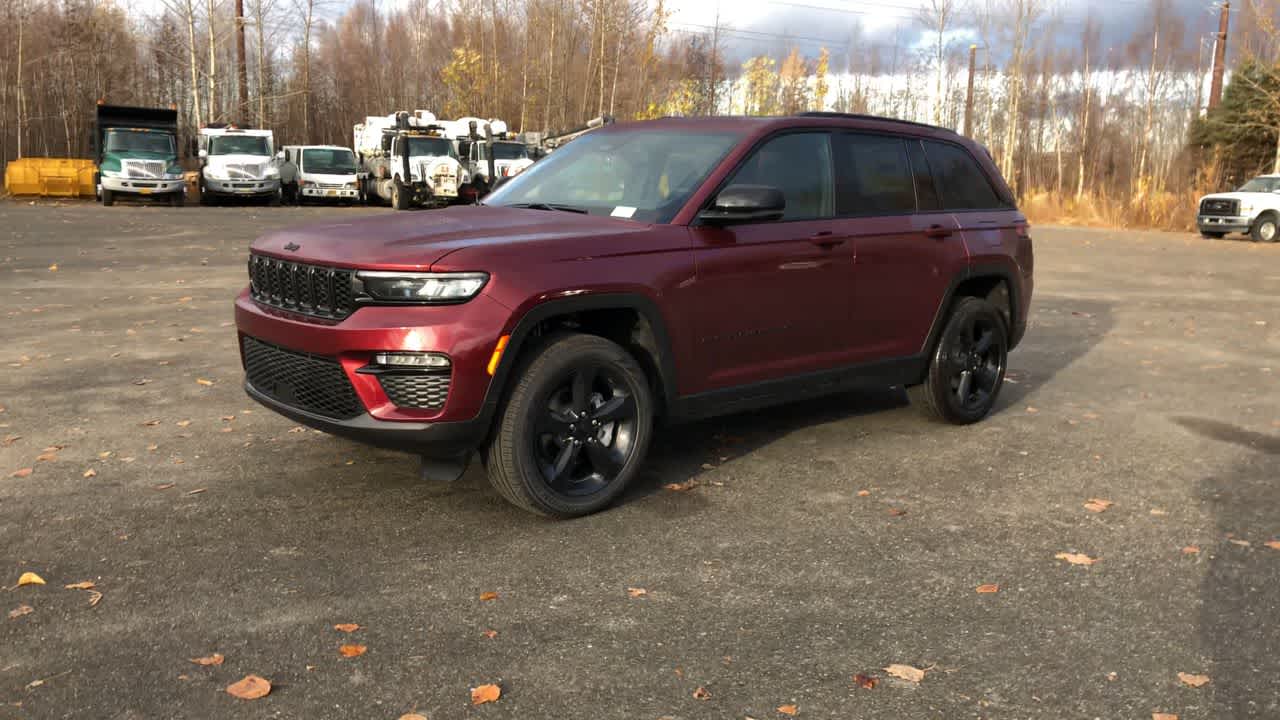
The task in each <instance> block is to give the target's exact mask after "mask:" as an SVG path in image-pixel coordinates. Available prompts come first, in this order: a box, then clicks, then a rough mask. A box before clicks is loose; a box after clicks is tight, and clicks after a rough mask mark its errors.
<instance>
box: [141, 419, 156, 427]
mask: <svg viewBox="0 0 1280 720" xmlns="http://www.w3.org/2000/svg"><path fill="white" fill-rule="evenodd" d="M139 424H140V425H142V426H144V427H155V426H157V425H159V424H160V421H159V420H147V421H145V422H142V423H139Z"/></svg>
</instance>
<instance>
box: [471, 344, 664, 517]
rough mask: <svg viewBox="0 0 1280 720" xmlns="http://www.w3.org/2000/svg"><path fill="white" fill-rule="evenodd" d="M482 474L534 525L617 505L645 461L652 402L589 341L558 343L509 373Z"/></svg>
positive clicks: (636, 369)
mask: <svg viewBox="0 0 1280 720" xmlns="http://www.w3.org/2000/svg"><path fill="white" fill-rule="evenodd" d="M512 377H514V378H517V380H516V383H515V385H514V387H513V388H512V389H511V392H510V394H509V395H508V396H507V399H506V401H505V402H504V404H503V406H502V409H501V414H500V416H499V421H498V426H497V428H496V429H495V432H494V437H493V439H492V440H491V441H490V443H489V446H488V447H487V448H486V451H485V455H484V458H485V467H486V468H487V469H488V474H489V482H490V483H492V485H493V487H494V489H496V490H497V491H498V493H499V494H501V495H502V496H503V497H504V498H506V499H507V500H509V501H510V502H511V503H513V504H515V505H517V506H519V507H521V508H523V509H525V510H528V511H530V512H534V513H538V514H540V515H547V516H551V517H558V518H568V517H577V516H580V515H586V514H589V513H593V512H596V511H598V510H601V509H603V508H605V507H606V506H608V505H609V503H611V502H613V500H614V499H615V498H616V497H617V496H618V494H619V493H621V492H622V491H623V489H624V488H625V487H626V485H627V483H628V482H630V481H631V479H632V478H633V477H635V475H636V473H637V472H638V471H639V468H640V464H641V463H642V462H643V461H644V456H645V452H646V450H647V449H648V446H649V436H650V433H651V432H652V428H653V415H654V408H653V399H652V393H651V392H650V390H649V384H648V382H647V380H646V377H645V374H644V371H643V370H642V369H641V368H640V366H639V364H637V363H636V361H635V359H634V358H633V357H632V356H631V355H630V354H629V353H628V352H627V351H626V350H624V349H623V348H622V347H620V346H619V345H617V344H616V343H614V342H612V341H609V340H606V339H605V338H602V337H598V336H595V335H577V334H574V335H562V336H560V337H558V338H555V339H553V340H551V341H550V342H549V343H547V344H545V345H543V346H542V347H541V348H540V349H539V350H538V351H537V352H536V353H535V354H533V355H532V356H531V357H529V358H528V359H526V360H525V361H524V362H523V363H522V364H521V365H520V366H519V367H518V368H517V369H516V371H515V372H514V373H513V375H512Z"/></svg>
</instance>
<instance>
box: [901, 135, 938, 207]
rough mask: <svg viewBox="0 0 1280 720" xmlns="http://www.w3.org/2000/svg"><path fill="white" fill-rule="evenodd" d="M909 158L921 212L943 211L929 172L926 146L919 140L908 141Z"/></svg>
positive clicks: (931, 174)
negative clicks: (925, 151)
mask: <svg viewBox="0 0 1280 720" xmlns="http://www.w3.org/2000/svg"><path fill="white" fill-rule="evenodd" d="M907 156H908V157H909V158H911V174H912V175H913V176H915V180H916V204H917V206H918V209H919V210H920V212H937V211H938V210H941V209H942V200H940V199H939V198H938V189H937V187H936V186H935V185H934V183H933V173H931V172H930V171H929V161H928V160H927V159H926V158H925V156H924V146H923V145H921V144H920V141H919V140H915V139H912V140H907Z"/></svg>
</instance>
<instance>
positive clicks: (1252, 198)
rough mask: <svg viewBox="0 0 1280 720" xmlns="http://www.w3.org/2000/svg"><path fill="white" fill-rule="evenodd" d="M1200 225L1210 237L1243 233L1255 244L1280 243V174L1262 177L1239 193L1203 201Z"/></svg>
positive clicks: (1226, 194)
mask: <svg viewBox="0 0 1280 720" xmlns="http://www.w3.org/2000/svg"><path fill="white" fill-rule="evenodd" d="M1196 226H1197V227H1199V228H1200V234H1201V235H1203V236H1205V237H1207V238H1214V239H1217V238H1220V237H1222V236H1224V235H1226V234H1227V233H1231V232H1242V233H1247V234H1248V235H1250V236H1252V237H1253V239H1254V241H1255V242H1276V241H1277V240H1280V175H1260V176H1258V177H1256V178H1254V179H1252V180H1250V181H1249V182H1247V183H1245V184H1244V185H1242V186H1241V187H1240V189H1239V190H1236V191H1235V192H1228V193H1214V194H1213V195H1205V196H1204V197H1202V198H1200V207H1199V211H1198V212H1197V213H1196Z"/></svg>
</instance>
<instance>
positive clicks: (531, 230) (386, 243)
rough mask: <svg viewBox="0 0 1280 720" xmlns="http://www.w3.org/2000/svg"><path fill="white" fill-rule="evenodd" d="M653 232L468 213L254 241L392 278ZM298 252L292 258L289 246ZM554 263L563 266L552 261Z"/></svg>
mask: <svg viewBox="0 0 1280 720" xmlns="http://www.w3.org/2000/svg"><path fill="white" fill-rule="evenodd" d="M648 229H649V226H648V225H645V224H642V223H637V222H632V221H630V220H621V219H618V218H609V217H601V216H597V215H580V214H577V213H569V212H556V211H551V210H527V209H520V208H506V207H496V206H487V205H467V206H457V207H451V208H446V209H442V210H431V211H429V212H416V213H404V212H398V213H393V214H387V215H375V216H370V217H363V218H355V219H351V220H342V221H340V222H329V223H321V224H315V225H305V226H302V227H295V228H290V229H287V230H280V231H277V232H273V233H269V234H267V235H263V236H262V237H260V238H258V239H257V240H256V241H254V243H253V245H252V249H253V251H254V252H259V253H265V254H267V255H272V256H275V257H279V258H284V259H289V260H297V261H301V262H308V263H315V264H317V265H330V266H336V267H355V268H370V269H386V270H419V271H421V270H429V269H430V268H431V265H433V264H434V263H437V262H439V261H440V260H442V259H443V258H444V257H445V256H446V255H448V254H450V253H452V252H455V251H458V250H462V249H464V248H470V249H471V250H472V251H473V252H469V253H467V260H468V261H469V262H472V263H478V265H477V266H476V267H475V268H473V269H476V270H484V269H488V268H486V267H481V266H480V265H484V264H486V262H488V261H491V260H494V259H497V258H500V257H501V256H503V255H509V254H516V253H514V252H512V251H514V250H515V249H516V248H517V247H521V248H528V247H529V246H533V245H538V246H542V248H544V249H545V250H546V251H547V252H548V253H549V255H552V256H553V255H555V254H556V252H558V248H561V247H563V252H569V253H571V254H575V255H580V254H581V252H580V251H576V250H575V249H574V247H573V246H575V245H577V246H578V247H579V248H580V246H581V245H580V243H578V242H575V241H579V240H584V239H590V240H592V241H593V244H594V242H597V241H598V242H600V243H616V240H617V238H616V237H615V238H613V239H608V238H610V237H611V236H621V235H630V234H637V233H642V232H645V231H647V230H648ZM290 244H292V245H296V246H297V249H296V250H286V249H285V246H286V245H290ZM548 259H555V258H554V257H548Z"/></svg>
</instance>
